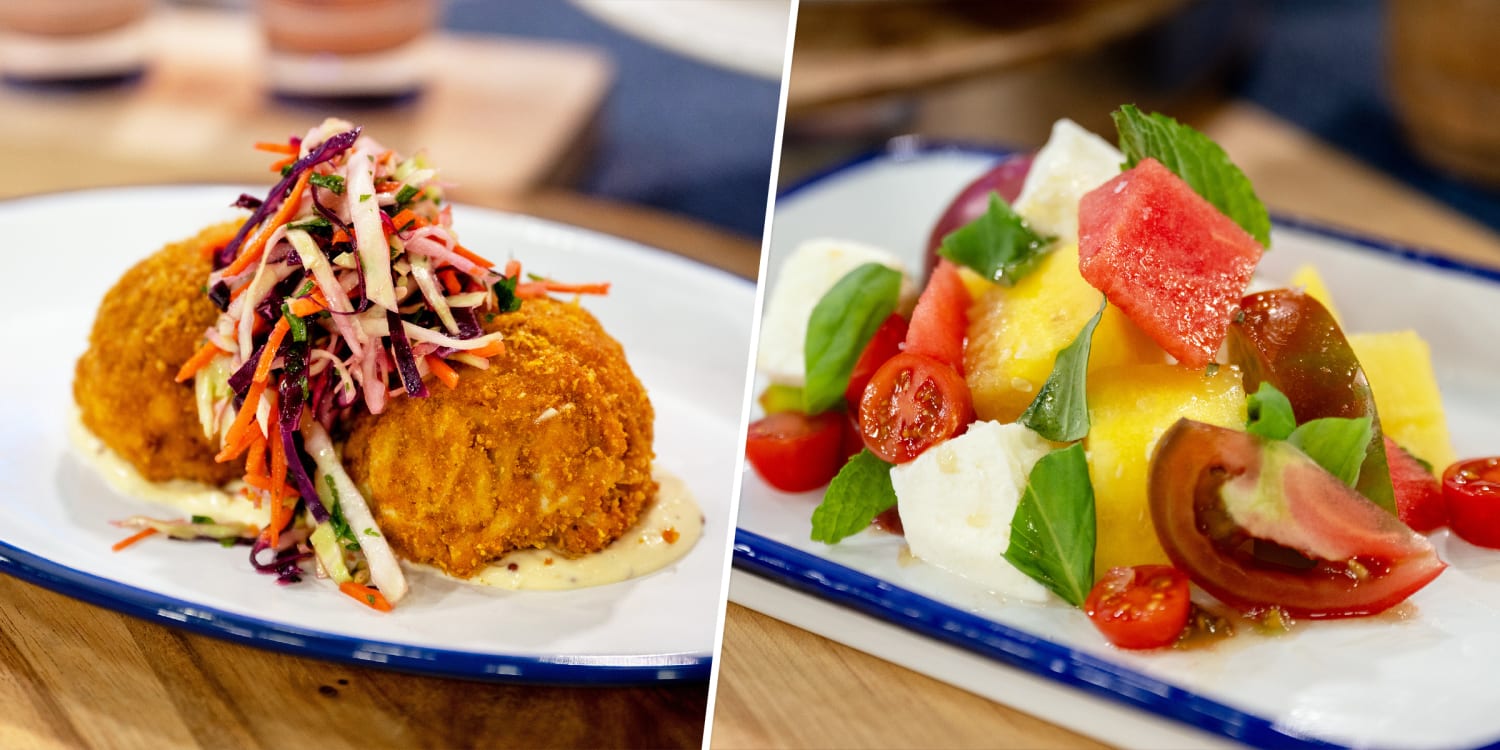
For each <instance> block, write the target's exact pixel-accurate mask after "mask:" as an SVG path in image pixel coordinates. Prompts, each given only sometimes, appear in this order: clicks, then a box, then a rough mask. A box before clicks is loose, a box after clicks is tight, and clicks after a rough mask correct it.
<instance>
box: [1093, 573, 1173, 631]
mask: <svg viewBox="0 0 1500 750" xmlns="http://www.w3.org/2000/svg"><path fill="white" fill-rule="evenodd" d="M1191 593H1192V592H1191V590H1190V588H1189V587H1188V577H1187V576H1186V575H1184V574H1183V573H1182V571H1180V570H1178V569H1176V568H1174V567H1172V566H1170V565H1137V566H1135V567H1133V568H1110V569H1109V572H1107V573H1105V574H1104V576H1103V577H1102V578H1100V579H1099V582H1098V583H1095V584H1094V589H1093V590H1092V591H1090V592H1089V596H1088V598H1087V599H1085V600H1084V601H1083V612H1084V614H1086V615H1088V616H1089V620H1091V621H1093V623H1094V627H1096V628H1098V629H1099V632H1100V633H1103V634H1104V637H1105V639H1107V640H1108V641H1109V642H1110V643H1113V644H1115V645H1116V646H1119V647H1120V648H1131V649H1144V648H1161V647H1163V646H1170V645H1172V644H1173V643H1174V642H1176V640H1177V636H1179V635H1181V634H1182V629H1183V628H1185V627H1187V622H1188V614H1189V613H1190V612H1191V611H1192V608H1193V607H1192V600H1191V598H1190V597H1191Z"/></svg>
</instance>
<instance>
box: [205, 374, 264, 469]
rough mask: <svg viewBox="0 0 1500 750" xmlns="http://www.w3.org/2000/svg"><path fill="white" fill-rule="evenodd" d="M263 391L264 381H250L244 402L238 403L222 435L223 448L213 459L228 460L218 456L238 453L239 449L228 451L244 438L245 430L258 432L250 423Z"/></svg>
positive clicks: (253, 418) (247, 444)
mask: <svg viewBox="0 0 1500 750" xmlns="http://www.w3.org/2000/svg"><path fill="white" fill-rule="evenodd" d="M265 392H266V384H265V382H260V383H256V382H253V381H252V382H251V383H250V390H249V391H247V392H246V393H245V402H244V403H242V404H240V410H239V412H238V413H237V414H235V415H234V422H233V423H232V424H230V425H229V432H228V433H226V434H225V435H224V450H222V451H219V455H218V456H214V460H215V461H221V462H222V461H228V460H229V458H220V456H226V455H229V456H238V455H239V451H234V452H233V453H230V449H231V448H233V447H235V446H236V445H237V444H238V443H239V442H240V441H241V440H245V430H247V429H250V430H254V431H255V432H260V430H259V429H257V428H254V427H251V424H252V423H253V422H254V421H255V407H257V406H259V405H260V396H261V394H263V393H265ZM246 447H247V448H248V447H249V442H248V441H247V442H246Z"/></svg>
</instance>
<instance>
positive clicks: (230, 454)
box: [214, 383, 264, 463]
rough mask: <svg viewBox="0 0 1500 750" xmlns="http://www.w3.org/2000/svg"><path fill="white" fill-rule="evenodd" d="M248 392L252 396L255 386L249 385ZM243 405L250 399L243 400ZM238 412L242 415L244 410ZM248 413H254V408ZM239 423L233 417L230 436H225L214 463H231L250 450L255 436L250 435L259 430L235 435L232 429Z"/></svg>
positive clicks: (244, 430) (245, 431)
mask: <svg viewBox="0 0 1500 750" xmlns="http://www.w3.org/2000/svg"><path fill="white" fill-rule="evenodd" d="M262 387H264V386H262ZM250 392H251V393H252V394H253V393H254V392H255V384H253V383H252V384H251V385H250ZM245 403H247V404H248V403H250V399H249V398H248V397H247V398H246V399H245ZM240 411H241V412H242V413H243V412H244V411H245V410H244V409H240ZM250 411H252V412H253V411H255V407H253V406H252V407H250ZM239 421H240V420H239V415H235V419H234V424H232V425H230V426H229V431H230V434H229V435H227V436H225V438H224V449H223V450H221V451H219V454H218V455H216V456H214V460H215V461H218V462H219V463H225V462H227V461H233V460H235V459H236V458H239V457H240V456H243V455H244V454H245V451H247V450H250V446H251V445H252V444H253V443H254V442H255V435H254V434H252V433H258V432H260V430H257V429H254V428H250V429H245V428H241V429H240V431H239V433H238V434H236V433H235V432H234V428H235V425H238V424H239Z"/></svg>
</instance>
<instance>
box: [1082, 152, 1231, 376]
mask: <svg viewBox="0 0 1500 750" xmlns="http://www.w3.org/2000/svg"><path fill="white" fill-rule="evenodd" d="M1260 254H1261V247H1260V244H1259V243H1257V242H1256V241H1255V239H1254V238H1252V237H1251V236H1250V235H1249V234H1248V233H1247V232H1245V230H1244V229H1241V228H1240V226H1239V225H1238V224H1236V223H1234V220H1233V219H1230V218H1229V217H1228V216H1225V215H1224V214H1223V213H1222V212H1220V211H1219V209H1217V208H1215V207H1214V205H1213V204H1212V203H1209V202H1208V201H1206V200H1204V199H1203V197H1202V196H1200V195H1198V194H1197V193H1195V192H1193V189H1192V187H1190V186H1188V184H1187V183H1186V182H1183V181H1182V179H1181V178H1179V177H1178V176H1177V175H1175V174H1172V171H1171V170H1169V169H1167V168H1166V167H1164V166H1162V164H1161V162H1158V161H1157V160H1155V159H1144V160H1142V161H1141V162H1140V163H1139V164H1137V165H1136V166H1135V167H1134V168H1132V169H1130V170H1128V171H1125V172H1122V173H1120V175H1119V176H1118V177H1115V178H1114V179H1112V180H1110V181H1109V182H1106V183H1104V184H1103V185H1101V186H1099V187H1098V188H1096V189H1094V190H1093V191H1091V192H1089V193H1087V194H1086V195H1084V196H1083V200H1081V201H1080V202H1079V204H1078V267H1079V271H1080V272H1082V274H1083V278H1084V279H1086V280H1088V282H1089V283H1090V284H1092V285H1093V286H1094V287H1095V288H1096V289H1098V290H1099V291H1101V292H1103V293H1104V296H1105V297H1107V298H1108V299H1109V301H1110V302H1111V303H1113V304H1114V305H1115V306H1116V307H1118V308H1120V310H1121V311H1122V312H1124V313H1125V315H1126V317H1129V318H1130V320H1131V321H1132V322H1134V323H1135V324H1136V325H1137V326H1138V327H1140V329H1141V330H1142V331H1145V332H1146V334H1147V335H1148V336H1150V337H1151V338H1152V339H1154V340H1155V341H1156V343H1157V344H1158V345H1160V346H1161V348H1162V349H1165V350H1166V351H1167V353H1169V354H1171V355H1172V356H1174V357H1176V358H1177V360H1178V361H1179V362H1181V363H1182V364H1183V365H1184V366H1187V367H1191V368H1199V367H1204V366H1206V365H1207V364H1208V363H1209V362H1212V361H1213V358H1214V355H1215V354H1216V353H1217V352H1218V351H1219V345H1220V344H1222V343H1224V334H1225V332H1226V331H1228V330H1229V320H1230V318H1231V317H1232V316H1233V315H1234V312H1235V310H1236V309H1237V307H1238V306H1239V301H1240V298H1241V297H1243V296H1244V294H1245V287H1246V285H1247V284H1249V283H1250V275H1251V274H1252V273H1253V272H1254V271H1255V264H1256V263H1258V262H1260Z"/></svg>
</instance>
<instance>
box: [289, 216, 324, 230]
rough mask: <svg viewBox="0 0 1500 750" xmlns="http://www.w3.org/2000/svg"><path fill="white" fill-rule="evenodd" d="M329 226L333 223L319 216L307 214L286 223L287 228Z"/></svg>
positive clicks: (321, 227)
mask: <svg viewBox="0 0 1500 750" xmlns="http://www.w3.org/2000/svg"><path fill="white" fill-rule="evenodd" d="M331 226H333V224H332V223H331V222H329V221H328V220H327V219H325V218H323V217H321V216H309V217H307V218H306V219H303V220H301V221H295V222H292V223H291V224H288V225H287V229H327V228H329V227H331Z"/></svg>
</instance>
